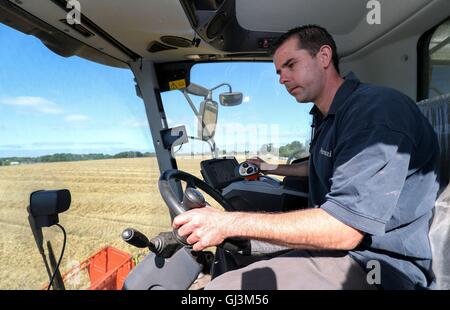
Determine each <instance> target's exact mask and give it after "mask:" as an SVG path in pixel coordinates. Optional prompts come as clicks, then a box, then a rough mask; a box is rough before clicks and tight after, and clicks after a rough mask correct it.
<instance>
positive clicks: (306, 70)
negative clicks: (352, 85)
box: [273, 25, 339, 103]
mask: <svg viewBox="0 0 450 310" xmlns="http://www.w3.org/2000/svg"><path fill="white" fill-rule="evenodd" d="M273 61H274V64H275V67H276V70H277V73H278V74H279V75H280V83H281V84H283V85H285V87H286V89H287V90H288V91H289V93H290V94H291V95H292V96H294V97H295V98H296V99H297V101H298V102H311V101H312V102H315V103H316V100H319V99H320V97H321V96H322V92H323V89H324V88H325V87H327V85H328V82H329V80H330V79H331V78H338V77H339V59H338V56H337V48H336V43H335V42H334V40H333V38H332V36H331V35H330V34H329V33H328V31H327V30H325V29H324V28H322V27H319V26H316V25H306V26H302V27H297V28H294V29H291V30H289V31H288V32H287V33H285V34H284V35H282V36H281V37H280V39H279V40H278V41H277V43H276V44H275V49H274V52H273Z"/></svg>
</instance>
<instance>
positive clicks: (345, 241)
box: [173, 207, 364, 251]
mask: <svg viewBox="0 0 450 310" xmlns="http://www.w3.org/2000/svg"><path fill="white" fill-rule="evenodd" d="M180 226H181V227H180ZM173 227H174V228H178V227H179V231H178V233H179V234H180V235H182V236H189V237H188V239H187V241H188V242H189V243H190V244H193V245H194V246H193V248H194V250H197V251H198V250H202V249H204V248H207V247H210V246H215V245H218V244H220V243H222V242H223V240H224V239H226V238H229V237H243V238H248V239H257V240H262V241H267V242H271V243H275V244H279V245H284V246H288V247H291V248H299V249H324V250H325V249H329V250H351V249H354V248H355V247H356V246H357V245H358V244H359V243H360V242H361V240H362V239H363V237H364V233H362V232H360V231H359V230H357V229H354V228H352V227H350V226H348V225H346V224H344V223H342V222H340V221H339V220H337V219H336V218H334V217H332V216H331V215H329V214H328V213H327V212H326V211H324V210H322V209H320V208H315V209H307V210H300V211H293V212H288V213H247V212H222V211H218V210H216V209H213V208H209V207H206V208H201V209H194V210H191V211H189V212H186V213H183V214H181V215H179V216H177V217H176V218H175V219H174V222H173Z"/></svg>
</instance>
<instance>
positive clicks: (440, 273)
mask: <svg viewBox="0 0 450 310" xmlns="http://www.w3.org/2000/svg"><path fill="white" fill-rule="evenodd" d="M77 3H78V4H79V5H80V6H76V4H77ZM77 8H78V9H79V11H74V10H76V9H77ZM449 15H450V2H449V1H448V0H408V1H405V0H396V1H392V0H378V1H373V0H371V1H369V0H368V1H365V0H363V1H361V0H345V1H334V0H317V1H314V2H312V1H309V0H277V1H275V0H165V1H160V0H146V1H143V0H142V1H141V0H132V1H120V0H95V1H92V0H79V1H75V2H74V1H66V0H0V22H1V23H3V24H5V25H6V26H9V27H11V28H13V29H15V30H17V31H19V32H22V33H24V34H26V35H30V36H34V37H35V38H37V39H39V40H40V41H41V42H42V44H44V45H45V46H46V47H47V48H48V49H49V50H51V51H52V52H53V53H56V54H57V55H59V56H61V57H64V58H71V57H80V58H83V59H86V60H89V61H91V62H95V63H98V64H102V65H105V66H109V67H115V68H124V69H127V70H131V72H132V74H133V76H134V80H135V89H136V90H135V91H136V94H137V96H138V97H140V98H141V99H142V102H143V103H144V106H145V118H146V120H147V121H148V125H149V129H150V135H151V141H152V143H153V146H154V150H155V156H156V159H157V164H158V170H159V173H160V174H161V175H164V173H165V172H167V171H170V170H174V169H180V170H181V168H180V167H179V162H178V161H177V158H176V156H174V153H173V152H174V149H176V148H178V146H179V145H180V144H188V143H190V142H191V141H193V140H200V141H201V142H202V143H203V144H204V145H206V149H207V152H209V149H210V150H211V152H210V156H209V153H208V156H209V157H210V159H206V160H204V161H202V164H201V166H200V167H198V173H199V174H198V176H199V178H200V179H203V181H205V182H206V183H207V184H208V185H210V186H211V187H212V188H214V189H215V190H216V191H217V192H219V193H220V194H222V195H223V196H224V197H225V198H227V199H228V201H229V203H230V204H231V205H232V207H233V208H240V209H246V210H253V209H254V210H261V208H262V209H264V207H265V206H266V205H267V208H270V207H275V208H276V209H277V210H290V209H292V208H296V207H298V206H299V205H302V206H305V205H307V201H308V199H307V192H308V188H307V180H306V179H302V178H295V177H291V178H286V179H284V180H279V179H274V178H270V177H264V179H262V180H259V181H258V182H253V183H250V182H247V181H246V180H243V178H242V177H241V178H239V177H236V175H235V169H236V168H237V167H238V166H239V163H238V161H237V160H236V159H233V158H231V159H230V158H226V159H223V158H222V157H221V156H220V155H221V154H220V152H219V151H218V149H217V147H216V145H215V142H214V131H215V128H216V123H217V110H219V111H220V112H219V113H222V111H223V110H226V109H230V107H233V108H234V109H239V108H240V107H241V102H242V100H243V97H244V99H245V96H246V93H245V91H244V92H243V94H242V93H241V94H239V93H238V92H239V85H232V88H233V91H231V86H230V87H229V94H230V93H236V94H237V98H230V97H224V99H223V100H222V99H221V100H220V104H218V103H217V102H214V103H215V104H212V105H211V104H210V105H208V104H207V103H206V104H204V105H203V106H202V105H201V104H200V105H197V102H195V103H192V102H189V99H187V98H190V97H189V96H196V95H199V94H200V95H201V96H204V97H205V98H206V99H205V101H208V100H207V99H208V98H207V96H208V91H209V92H212V91H216V90H211V88H209V87H206V88H205V87H202V85H200V86H199V85H197V84H196V83H195V81H194V80H193V78H192V77H191V75H192V74H191V73H192V71H193V70H194V68H195V67H196V66H199V65H200V66H201V65H211V64H217V65H220V64H236V65H238V64H241V63H251V64H259V63H265V64H266V65H267V66H270V65H271V64H270V63H271V60H272V58H271V54H270V50H271V47H272V45H273V44H274V42H275V41H276V40H277V38H278V37H279V36H280V35H281V34H282V33H284V32H286V31H287V30H289V29H291V28H294V27H296V26H299V25H302V24H318V25H321V26H323V27H325V28H327V29H328V30H329V32H330V33H331V34H332V35H333V36H334V38H335V40H336V44H337V47H338V54H339V58H340V67H341V74H342V75H346V74H348V73H349V72H354V73H355V74H356V75H357V76H358V78H359V79H360V80H361V81H364V82H367V83H373V84H379V85H384V86H389V87H392V88H395V89H397V90H400V91H401V92H403V93H405V94H406V95H408V96H409V97H411V98H412V99H413V100H414V101H416V102H417V104H418V105H419V107H420V108H421V110H422V111H423V113H424V114H425V115H426V116H427V118H428V119H429V120H430V123H431V124H432V125H433V127H434V129H435V131H436V134H437V135H438V139H439V143H440V148H441V159H440V172H441V175H440V186H441V190H440V196H439V197H438V198H437V200H436V210H435V217H434V220H433V223H432V225H431V233H430V239H431V242H432V246H433V252H434V264H435V267H434V271H435V273H436V276H437V280H438V281H437V283H438V288H440V289H449V288H450V268H449V264H448V262H447V263H446V262H445V261H446V258H447V257H448V256H449V255H450V252H449V249H450V238H449V236H450V211H449V210H450V208H449V204H448V201H449V197H450V196H449V194H450V192H449V191H450V189H448V188H447V184H448V182H449V173H450V170H449V158H450V157H449V147H450V146H449V142H450V140H449V131H448V128H447V127H448V123H449V112H448V107H449V104H450V19H449ZM68 16H71V17H72V18H74V19H75V22H73V23H71V22H69V21H68V19H67V17H68ZM2 48H7V47H2ZM273 71H275V70H273ZM205 72H206V71H205ZM202 74H203V73H202ZM205 74H207V73H205ZM209 74H211V76H213V75H214V74H215V73H214V72H209ZM233 74H239V72H234V73H233ZM222 82H224V83H227V82H229V81H226V80H223V81H222ZM196 86H198V87H196ZM205 89H206V90H205ZM173 91H177V92H179V93H180V98H181V99H182V100H185V99H186V101H184V103H183V104H184V105H186V106H187V107H191V108H192V112H193V114H192V115H195V116H196V118H194V123H195V125H198V126H199V128H203V130H201V129H200V130H197V132H194V134H188V133H187V132H186V128H185V127H183V125H187V124H181V126H177V127H171V126H170V124H169V123H170V122H169V121H168V117H167V115H166V111H165V104H164V96H165V94H167V93H170V92H173ZM205 91H206V93H204V92H205ZM222 91H223V92H224V93H225V96H226V92H225V90H220V91H219V90H217V94H218V93H219V92H222ZM236 94H235V95H236ZM239 96H240V97H239ZM227 98H228V99H227ZM227 100H229V101H228V104H227ZM197 106H198V107H197ZM208 108H209V109H210V110H208ZM211 109H213V111H211ZM214 109H216V110H214ZM208 111H209V112H208ZM208 113H210V114H208ZM223 113H225V112H223ZM208 117H209V118H208ZM399 117H401V116H399ZM238 121H239V119H238ZM240 121H242V122H244V121H245V120H240ZM205 124H206V125H208V124H210V125H211V127H209V128H206V127H208V126H206V125H205ZM308 126H309V124H308ZM284 160H287V161H288V162H289V163H293V162H295V161H296V160H297V161H301V160H305V159H301V158H297V159H296V157H295V156H293V157H291V158H288V159H284ZM166 177H167V181H168V184H170V185H169V186H171V188H172V191H173V194H174V196H175V197H178V200H180V199H182V198H181V196H182V187H181V185H180V184H179V182H172V181H173V179H170V178H172V177H173V176H172V175H170V176H167V175H166ZM178 177H180V176H178ZM177 180H183V179H177ZM184 181H186V180H184ZM191 181H192V180H191ZM172 198H173V197H172ZM166 202H167V201H166ZM171 216H174V213H173V212H172V211H171ZM277 250H278V249H277ZM151 254H152V253H150V254H149V256H147V257H146V258H145V259H144V261H143V262H144V263H141V269H140V270H141V272H140V274H139V276H136V274H137V272H135V273H134V274H135V275H134V276H133V279H128V280H127V281H128V288H129V289H147V288H149V287H154V288H160V287H164V288H172V289H185V288H188V287H189V286H190V285H191V284H192V282H193V281H194V280H195V279H196V277H197V276H198V274H199V273H200V272H201V271H202V268H204V265H202V264H199V263H198V261H197V260H196V259H197V258H193V257H192V256H191V254H190V253H189V251H183V250H179V251H178V252H177V255H176V256H173V258H172V260H173V261H176V264H177V267H171V268H173V269H170V270H167V269H165V270H163V271H162V273H161V275H160V276H158V277H156V278H157V280H152V281H153V282H151V281H150V282H151V283H150V282H149V281H148V279H145V277H151V276H150V274H149V273H150V271H148V270H151V272H152V273H156V271H155V270H154V269H146V270H143V269H144V265H145V264H147V263H148V262H149V261H150V260H152V259H153V258H154V257H153V256H150V255H151ZM149 264H150V263H149ZM174 264H175V263H174ZM138 266H139V265H138ZM138 266H137V267H138ZM180 266H181V267H180ZM137 267H136V268H137ZM147 267H148V266H147ZM148 268H150V267H148ZM153 268H155V267H153ZM168 268H169V267H168ZM181 269H182V270H187V269H189V270H191V271H190V272H189V273H188V275H186V276H185V277H184V278H183V277H181V278H180V276H179V271H180V270H181ZM136 270H137V269H136ZM167 279H169V280H167Z"/></svg>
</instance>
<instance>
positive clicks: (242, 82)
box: [162, 62, 312, 173]
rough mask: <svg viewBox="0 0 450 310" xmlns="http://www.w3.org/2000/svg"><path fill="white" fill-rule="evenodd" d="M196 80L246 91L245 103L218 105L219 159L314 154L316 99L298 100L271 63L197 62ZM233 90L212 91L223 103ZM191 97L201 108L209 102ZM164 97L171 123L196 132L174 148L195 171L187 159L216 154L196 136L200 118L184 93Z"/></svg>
mask: <svg viewBox="0 0 450 310" xmlns="http://www.w3.org/2000/svg"><path fill="white" fill-rule="evenodd" d="M191 83H195V84H198V85H201V86H203V87H205V88H207V89H211V88H214V87H215V86H217V85H219V84H221V83H228V84H230V85H231V87H232V91H233V92H242V93H243V100H242V103H241V104H240V105H236V106H223V105H221V104H219V111H218V120H217V127H216V131H215V136H214V142H215V147H216V152H217V154H218V156H219V157H221V156H236V157H238V158H239V159H243V158H249V157H253V156H259V157H261V158H263V159H265V160H268V161H273V162H279V163H282V162H286V161H287V160H288V159H289V160H291V159H292V158H302V157H306V156H308V155H309V153H308V148H309V141H310V138H311V115H310V114H309V111H310V109H311V108H312V103H307V104H303V103H298V102H296V100H295V99H294V98H293V97H291V96H290V95H289V94H288V92H287V91H286V89H285V88H284V86H283V85H280V84H279V82H278V76H277V75H276V73H275V68H274V65H273V64H272V63H270V62H234V63H231V62H223V63H204V64H197V65H195V66H194V67H193V68H192V70H191ZM228 91H229V89H228V87H221V88H218V89H216V90H214V91H213V92H212V99H213V100H214V101H216V102H219V95H220V94H221V93H224V92H228ZM190 98H191V99H192V101H193V103H194V105H195V106H196V108H197V109H198V107H199V106H200V102H201V101H202V100H204V98H203V97H201V96H195V95H191V96H190ZM162 99H163V103H164V108H165V111H166V115H167V118H168V124H169V126H170V127H175V126H178V125H185V126H186V129H187V132H188V135H189V136H191V139H190V140H189V143H187V144H185V145H182V146H181V147H179V146H178V147H177V149H176V150H174V153H175V156H176V158H177V163H178V166H179V168H180V169H182V170H184V169H186V170H187V171H190V172H193V173H195V172H196V171H195V170H196V169H197V165H194V167H192V164H189V165H187V164H186V163H187V160H188V159H194V158H196V159H207V158H211V157H213V154H212V152H211V147H210V145H209V144H208V143H206V142H204V141H199V140H196V139H193V138H196V137H197V136H198V135H197V133H198V126H199V125H198V123H199V122H198V120H197V118H196V116H195V114H194V112H193V111H192V109H191V108H190V106H189V104H188V102H187V100H186V98H184V96H183V94H182V92H180V91H170V92H166V93H163V94H162ZM210 117H211V116H210ZM204 122H205V120H204ZM205 123H206V122H205ZM188 166H189V167H188ZM189 168H190V169H189ZM193 169H194V170H193Z"/></svg>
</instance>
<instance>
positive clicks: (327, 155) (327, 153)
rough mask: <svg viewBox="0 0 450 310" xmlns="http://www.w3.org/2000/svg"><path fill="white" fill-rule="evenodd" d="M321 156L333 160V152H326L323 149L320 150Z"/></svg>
mask: <svg viewBox="0 0 450 310" xmlns="http://www.w3.org/2000/svg"><path fill="white" fill-rule="evenodd" d="M320 154H322V155H324V156H326V157H329V158H331V151H325V150H324V149H323V148H320Z"/></svg>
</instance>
